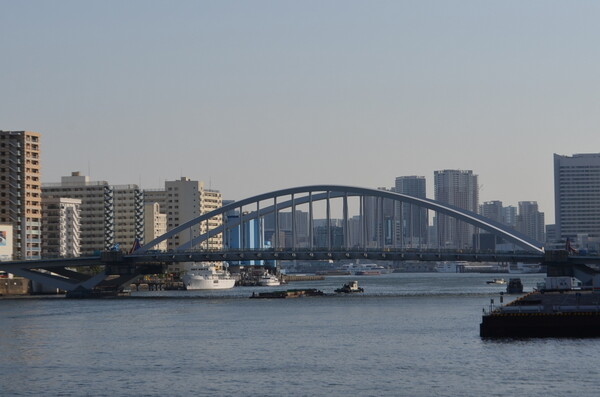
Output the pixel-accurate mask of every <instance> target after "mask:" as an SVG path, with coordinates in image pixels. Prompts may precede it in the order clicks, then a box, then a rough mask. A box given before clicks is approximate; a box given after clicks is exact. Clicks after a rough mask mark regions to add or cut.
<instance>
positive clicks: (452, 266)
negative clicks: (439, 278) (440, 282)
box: [435, 262, 465, 273]
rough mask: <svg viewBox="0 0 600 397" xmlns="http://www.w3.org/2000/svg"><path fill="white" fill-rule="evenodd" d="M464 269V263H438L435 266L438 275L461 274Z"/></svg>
mask: <svg viewBox="0 0 600 397" xmlns="http://www.w3.org/2000/svg"><path fill="white" fill-rule="evenodd" d="M464 268H465V262H439V263H437V264H436V265H435V271H436V272H438V273H462V272H463V271H464Z"/></svg>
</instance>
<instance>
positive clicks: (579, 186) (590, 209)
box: [554, 153, 600, 241]
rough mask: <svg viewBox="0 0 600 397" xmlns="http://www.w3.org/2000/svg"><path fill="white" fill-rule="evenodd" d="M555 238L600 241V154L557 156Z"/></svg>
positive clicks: (555, 174)
mask: <svg viewBox="0 0 600 397" xmlns="http://www.w3.org/2000/svg"><path fill="white" fill-rule="evenodd" d="M554 206H555V207H554V211H555V221H556V238H558V239H560V240H561V241H565V240H566V239H567V238H569V239H571V240H572V241H573V240H575V239H577V238H579V239H582V238H583V237H584V236H585V239H587V240H588V241H599V240H600V153H594V154H574V155H573V156H562V155H558V154H554Z"/></svg>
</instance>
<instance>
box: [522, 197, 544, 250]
mask: <svg viewBox="0 0 600 397" xmlns="http://www.w3.org/2000/svg"><path fill="white" fill-rule="evenodd" d="M545 227H546V226H545V224H544V213H543V212H540V211H538V204H537V202H536V201H519V215H517V230H518V231H519V232H521V233H523V234H525V235H526V236H529V237H531V238H534V239H536V240H537V241H539V242H542V243H543V242H544V240H545V236H544V234H545V233H544V230H545Z"/></svg>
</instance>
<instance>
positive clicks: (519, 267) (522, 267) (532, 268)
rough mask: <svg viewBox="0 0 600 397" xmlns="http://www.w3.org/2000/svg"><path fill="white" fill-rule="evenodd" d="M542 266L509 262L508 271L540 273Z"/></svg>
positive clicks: (513, 272)
mask: <svg viewBox="0 0 600 397" xmlns="http://www.w3.org/2000/svg"><path fill="white" fill-rule="evenodd" d="M541 271H542V266H541V265H539V264H534V263H509V264H508V272H509V273H511V274H526V273H540V272H541Z"/></svg>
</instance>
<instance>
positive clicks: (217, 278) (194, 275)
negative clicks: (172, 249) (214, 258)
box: [183, 265, 235, 290]
mask: <svg viewBox="0 0 600 397" xmlns="http://www.w3.org/2000/svg"><path fill="white" fill-rule="evenodd" d="M183 285H184V286H185V289H187V290H204V289H229V288H233V286H234V285H235V279H234V278H233V277H231V274H230V273H229V272H228V271H227V270H217V269H216V267H215V266H206V265H198V266H192V267H191V268H190V270H189V271H188V272H186V273H185V274H184V276H183Z"/></svg>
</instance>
